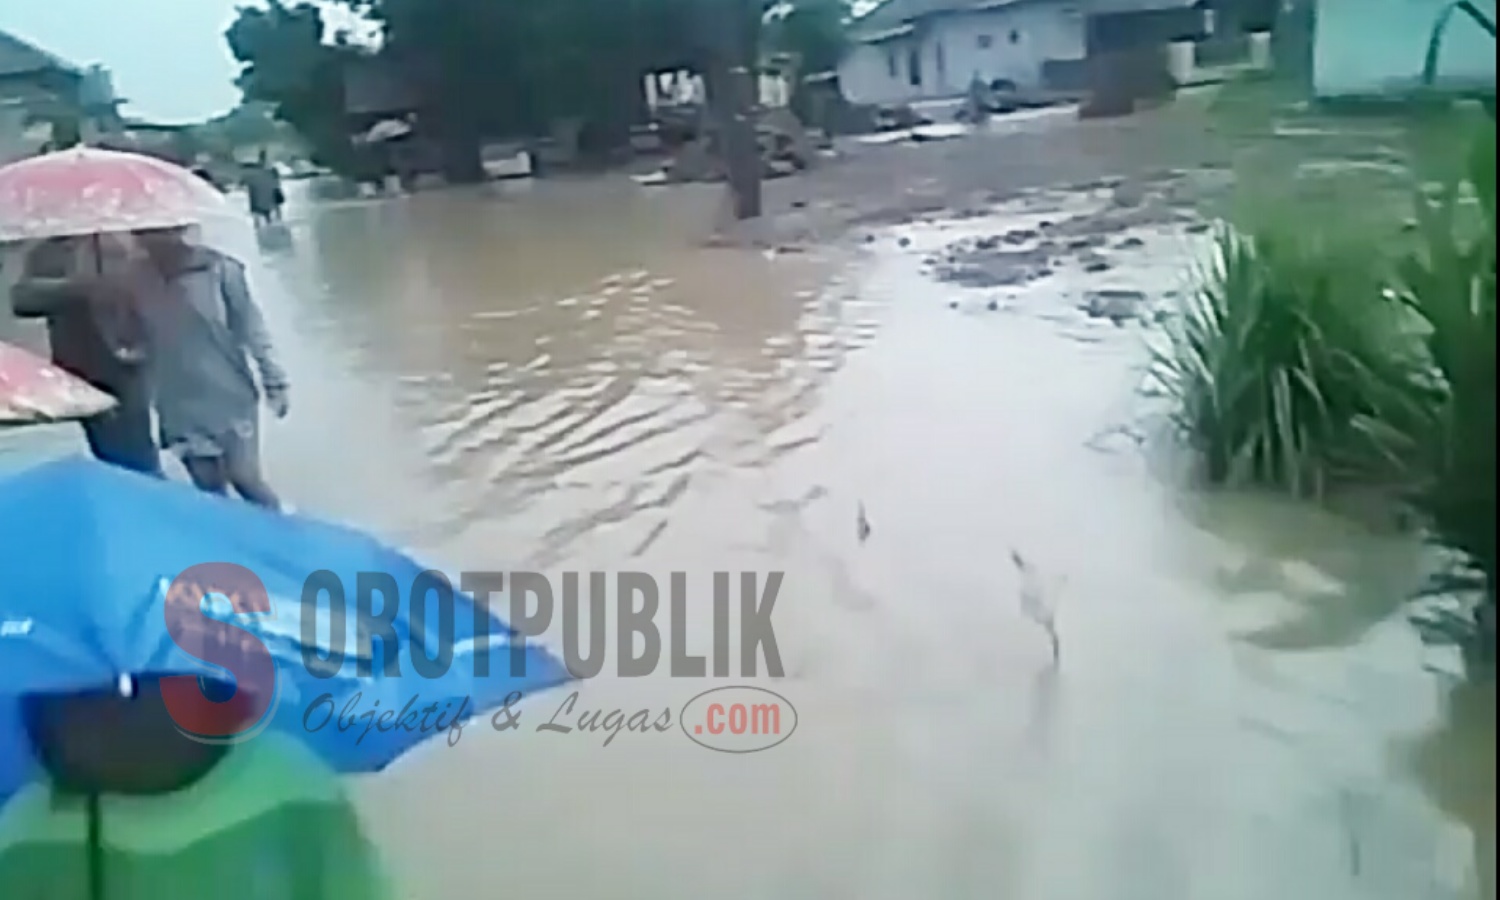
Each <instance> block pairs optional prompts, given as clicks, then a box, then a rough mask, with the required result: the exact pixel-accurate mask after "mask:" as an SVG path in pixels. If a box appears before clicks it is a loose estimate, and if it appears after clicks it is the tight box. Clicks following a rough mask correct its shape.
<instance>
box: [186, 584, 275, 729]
mask: <svg viewBox="0 0 1500 900" xmlns="http://www.w3.org/2000/svg"><path fill="white" fill-rule="evenodd" d="M215 594H217V595H219V596H222V597H225V598H227V599H228V600H229V602H230V605H231V606H232V607H233V611H234V613H235V614H236V615H244V614H247V613H248V614H255V613H260V614H268V613H270V612H271V598H270V596H269V595H268V594H267V593H266V586H265V584H264V583H262V582H261V580H260V578H259V577H257V576H256V574H255V573H254V572H252V571H250V570H249V569H247V568H245V567H244V566H237V565H234V564H232V563H202V564H200V565H196V566H193V567H192V568H189V569H185V570H184V571H183V572H182V574H180V575H178V576H177V578H176V579H175V580H174V581H173V582H172V586H171V588H170V589H169V590H168V591H167V596H166V601H165V604H164V606H165V609H164V615H165V617H166V626H167V633H168V634H169V635H171V637H172V640H173V642H175V643H176V644H177V646H178V647H180V648H181V649H182V650H183V652H185V653H187V654H188V655H189V656H192V657H194V658H195V659H200V660H202V661H204V662H206V663H210V664H212V665H215V666H219V667H221V668H223V669H227V670H228V671H229V672H230V673H231V674H232V675H233V676H234V681H235V689H234V695H233V696H232V697H230V698H229V699H228V700H215V699H212V698H210V697H208V696H207V695H206V694H205V693H204V691H203V685H202V682H201V681H200V680H199V679H198V677H197V676H194V675H173V676H169V677H166V678H163V679H162V680H161V694H162V701H163V702H164V703H165V704H166V707H167V714H168V715H170V716H171V717H172V721H173V722H175V723H177V727H178V728H179V729H181V731H182V732H183V733H184V734H186V735H188V736H189V737H192V738H195V739H197V740H202V741H207V742H211V743H232V742H237V741H241V740H245V739H248V738H250V737H253V736H254V735H255V734H257V733H258V732H259V731H260V730H261V729H262V728H263V727H264V726H265V723H266V722H267V721H268V720H269V713H270V711H271V710H272V708H273V707H274V706H275V704H276V701H277V699H278V686H277V680H276V660H275V658H274V657H272V655H271V651H270V649H268V648H267V647H266V645H265V643H264V642H263V641H262V640H261V639H260V638H259V637H258V636H257V635H255V634H252V633H251V632H249V631H246V630H244V629H243V628H240V627H238V626H236V625H232V624H230V623H229V622H224V621H221V620H219V619H214V618H211V617H210V616H209V615H208V614H207V613H205V612H204V611H203V600H204V598H205V597H208V596H212V595H215Z"/></svg>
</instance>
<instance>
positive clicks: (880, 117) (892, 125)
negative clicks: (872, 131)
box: [875, 106, 932, 131]
mask: <svg viewBox="0 0 1500 900" xmlns="http://www.w3.org/2000/svg"><path fill="white" fill-rule="evenodd" d="M931 124H932V120H931V119H929V118H926V117H925V116H921V115H918V114H917V112H916V111H915V110H913V109H912V108H911V107H910V106H894V107H886V108H882V109H879V110H876V112H875V127H876V128H877V129H878V130H880V131H907V130H909V129H912V128H920V127H922V126H923V125H931Z"/></svg>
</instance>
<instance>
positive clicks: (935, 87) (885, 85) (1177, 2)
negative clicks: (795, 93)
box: [839, 0, 1195, 105]
mask: <svg viewBox="0 0 1500 900" xmlns="http://www.w3.org/2000/svg"><path fill="white" fill-rule="evenodd" d="M1193 5H1195V4H1194V0H886V2H885V3H883V4H882V5H880V6H879V7H877V8H876V9H874V10H873V11H872V12H870V13H869V14H867V15H865V16H863V17H861V18H860V19H859V20H858V21H856V22H855V24H854V29H853V35H852V37H853V44H854V46H853V47H852V48H851V49H850V50H849V52H848V54H847V55H846V56H845V57H844V60H843V62H842V63H840V64H839V82H840V84H841V86H842V87H843V91H844V94H845V96H847V97H848V98H849V99H850V100H851V101H853V102H855V103H863V104H873V105H894V104H900V103H912V102H915V101H919V100H933V99H940V98H947V97H954V96H956V95H959V94H962V93H963V92H964V91H965V90H966V89H967V88H968V86H969V83H970V81H972V80H973V78H974V76H975V75H978V76H979V78H980V79H981V80H983V81H984V82H985V83H987V84H993V83H994V82H996V81H1004V82H1010V83H1011V84H1012V85H1014V86H1015V87H1017V88H1020V89H1022V90H1027V89H1035V88H1043V87H1050V86H1054V82H1055V81H1056V76H1057V75H1058V74H1059V73H1060V72H1062V71H1064V70H1067V69H1073V70H1075V71H1076V70H1077V69H1078V68H1079V67H1080V66H1081V65H1082V62H1083V60H1084V59H1085V58H1086V56H1087V49H1088V20H1089V17H1090V16H1092V15H1095V14H1099V13H1106V12H1109V13H1113V12H1126V11H1138V10H1150V9H1173V8H1180V7H1190V6H1193Z"/></svg>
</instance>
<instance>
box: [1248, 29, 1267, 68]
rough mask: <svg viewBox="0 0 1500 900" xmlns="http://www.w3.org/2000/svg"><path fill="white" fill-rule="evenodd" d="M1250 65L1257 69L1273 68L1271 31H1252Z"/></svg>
mask: <svg viewBox="0 0 1500 900" xmlns="http://www.w3.org/2000/svg"><path fill="white" fill-rule="evenodd" d="M1250 65H1251V67H1252V68H1256V69H1269V68H1271V32H1269V31H1252V32H1251V33H1250Z"/></svg>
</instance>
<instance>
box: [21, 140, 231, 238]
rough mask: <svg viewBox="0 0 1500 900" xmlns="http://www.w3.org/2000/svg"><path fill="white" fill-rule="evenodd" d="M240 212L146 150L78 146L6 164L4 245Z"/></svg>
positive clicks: (189, 222)
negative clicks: (129, 150)
mask: <svg viewBox="0 0 1500 900" xmlns="http://www.w3.org/2000/svg"><path fill="white" fill-rule="evenodd" d="M232 215H233V212H232V211H231V208H230V206H229V204H228V201H227V200H225V198H224V195H223V194H221V193H219V191H218V190H216V189H215V188H214V187H213V186H212V185H210V184H209V183H208V182H206V181H204V180H203V179H202V178H199V177H198V176H197V175H194V174H193V173H192V172H189V171H188V170H187V169H184V168H181V167H179V166H174V165H172V164H171V163H169V162H165V161H163V160H160V159H156V158H155V157H151V156H145V155H142V154H139V153H126V152H123V151H119V150H101V149H99V148H95V147H74V148H72V149H68V150H62V151H59V152H57V153H47V154H44V155H42V156H34V157H31V158H30V159H24V160H21V161H20V162H15V163H11V164H10V165H8V166H5V167H4V168H0V243H10V242H13V241H29V240H38V239H43V238H52V237H71V236H75V235H87V234H100V233H103V232H111V231H136V230H140V229H150V228H180V227H183V226H188V225H201V224H203V223H205V222H207V221H213V220H216V219H222V218H225V217H228V216H232Z"/></svg>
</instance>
